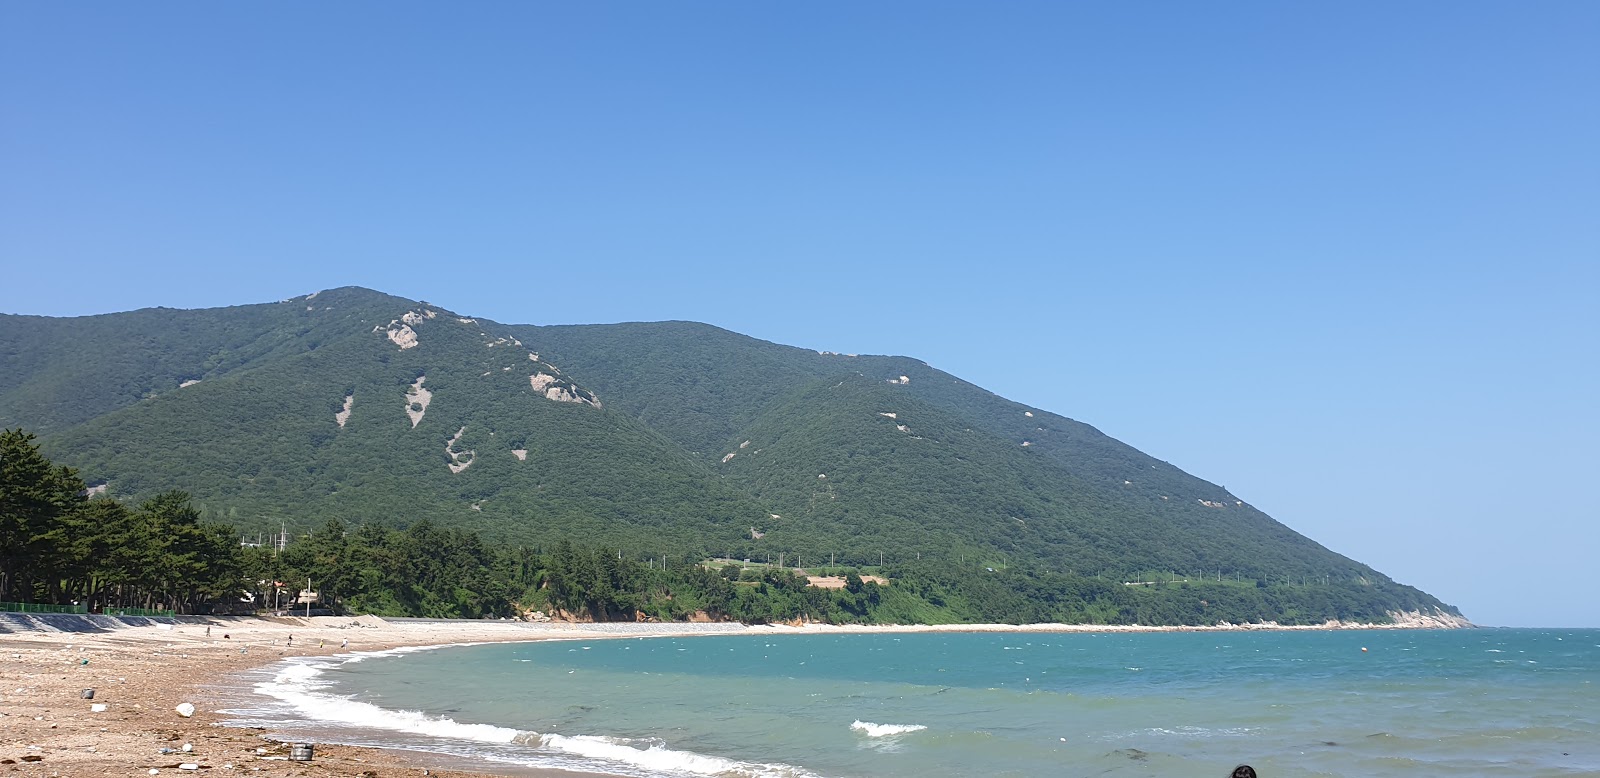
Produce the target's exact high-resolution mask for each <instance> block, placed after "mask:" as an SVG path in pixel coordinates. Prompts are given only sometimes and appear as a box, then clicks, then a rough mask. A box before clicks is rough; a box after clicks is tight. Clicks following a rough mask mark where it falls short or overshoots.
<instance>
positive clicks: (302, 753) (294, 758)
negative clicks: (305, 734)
mask: <svg viewBox="0 0 1600 778" xmlns="http://www.w3.org/2000/svg"><path fill="white" fill-rule="evenodd" d="M289 761H291V762H309V761H311V744H310V743H292V744H290V746H289Z"/></svg>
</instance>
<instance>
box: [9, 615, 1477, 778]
mask: <svg viewBox="0 0 1600 778" xmlns="http://www.w3.org/2000/svg"><path fill="white" fill-rule="evenodd" d="M0 619H3V620H0V775H22V776H38V778H48V777H50V776H74V777H76V776H128V775H149V774H150V771H151V770H157V771H159V774H161V775H173V774H193V773H194V772H201V773H207V772H217V773H223V774H226V773H243V774H248V775H250V776H252V777H253V778H254V777H260V778H269V777H270V778H279V777H280V776H281V777H282V778H289V776H295V777H296V778H304V777H305V776H316V775H349V776H363V778H380V777H381V778H392V777H393V776H418V777H419V778H420V776H423V775H424V774H425V771H426V774H429V775H430V776H443V777H444V778H465V777H466V776H472V775H484V774H496V775H514V776H548V777H549V778H556V777H557V776H566V777H568V778H571V777H572V776H578V775H593V774H592V773H569V772H562V771H554V770H534V769H531V768H529V769H523V768H513V767H511V766H495V765H489V764H471V763H467V762H464V761H461V760H453V759H450V758H449V757H446V756H443V755H437V754H429V753H420V752H410V751H401V750H392V749H374V748H358V747H353V746H339V745H331V744H325V743H318V745H317V746H316V758H315V760H314V761H312V762H310V763H305V762H290V761H287V760H286V759H285V758H284V757H286V756H287V755H288V748H287V746H285V745H283V744H279V743H276V742H272V741H268V740H266V739H264V737H263V734H264V732H265V730H260V729H254V728H239V727H225V726H222V725H221V724H220V722H222V721H224V720H226V719H228V718H230V717H229V716H228V715H226V714H221V713H218V712H217V709H218V708H219V707H222V706H223V705H225V704H226V698H227V697H228V695H229V694H230V693H236V692H233V691H230V690H236V689H237V687H238V685H239V681H238V679H239V677H240V676H242V675H243V674H244V673H245V672H246V671H249V670H254V669H259V668H262V667H265V666H267V665H270V664H272V663H275V662H278V661H280V660H282V659H285V658H289V657H300V656H331V655H334V654H338V653H343V652H345V651H374V650H383V649H391V648H400V647H404V646H442V645H452V644H460V643H487V642H507V641H535V640H551V639H561V638H568V639H575V638H581V639H600V638H623V637H644V636H690V635H739V634H759V635H778V634H870V633H888V632H893V633H915V632H1081V633H1111V632H1174V631H1236V630H1250V629H1333V628H1341V627H1345V628H1348V627H1349V626H1351V625H1336V624H1330V625H1319V626H1315V627H1297V628H1284V627H1277V626H1276V625H1250V626H1244V627H1241V626H1232V627H1226V626H1218V627H1119V626H1086V625H1063V624H1035V625H1023V626H1016V625H1004V624H983V625H972V624H963V625H940V626H872V627H862V626H832V625H820V624H813V625H806V626H803V627H787V626H759V627H755V626H743V625H738V624H564V623H552V624H529V623H522V622H505V621H482V622H472V621H467V622H462V621H449V622H444V621H411V620H396V621H385V620H382V619H377V618H373V617H359V618H347V617H315V618H310V619H305V618H286V619H266V618H248V617H235V618H205V619H201V618H188V619H183V620H182V621H181V622H180V623H177V624H147V625H142V626H120V625H118V626H115V627H106V626H94V623H95V622H96V621H99V622H104V620H90V619H83V618H82V617H76V618H74V617H39V618H37V619H30V618H29V617H26V616H22V617H18V616H16V615H14V614H12V615H5V616H0ZM1395 626H1398V627H1438V626H1446V625H1443V624H1437V623H1432V622H1428V621H1422V622H1418V621H1412V620H1405V621H1402V622H1401V623H1399V624H1397V625H1395ZM207 627H209V628H210V635H209V636H208V635H207V631H206V630H207ZM1361 628H1367V629H1372V628H1384V627H1370V626H1366V627H1361ZM1388 628H1393V627H1388ZM224 636H226V637H224ZM291 636H292V637H293V643H292V645H291V644H289V643H288V640H289V638H290V637H291ZM345 640H348V641H349V648H348V649H344V650H341V645H342V644H343V643H344V641H345ZM87 688H93V689H94V690H95V696H94V699H93V700H86V699H83V698H82V696H81V691H82V690H83V689H87ZM182 702H189V703H192V704H193V705H194V706H195V707H196V709H197V710H196V712H195V714H194V716H193V717H192V718H184V717H182V716H180V715H179V714H178V713H177V712H176V711H175V710H174V708H175V706H177V705H178V704H179V703H182ZM96 704H98V705H104V706H105V708H104V709H103V710H101V711H99V712H96V711H94V710H93V709H92V708H91V706H93V705H96ZM185 743H187V744H191V745H192V748H193V750H192V751H190V752H184V751H183V750H182V747H183V745H184V744H185ZM164 748H166V749H172V752H171V753H168V754H162V753H161V750H162V749H164ZM186 763H187V764H193V765H197V766H198V770H184V769H181V768H180V765H182V764H186Z"/></svg>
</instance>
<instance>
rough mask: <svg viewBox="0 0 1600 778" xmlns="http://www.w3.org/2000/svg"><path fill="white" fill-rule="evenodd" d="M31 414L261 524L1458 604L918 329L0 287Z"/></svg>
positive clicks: (21, 420) (4, 350) (69, 447)
mask: <svg viewBox="0 0 1600 778" xmlns="http://www.w3.org/2000/svg"><path fill="white" fill-rule="evenodd" d="M13 427H22V428H26V429H28V430H30V431H33V432H36V433H38V434H39V435H40V439H41V442H42V444H43V447H44V450H45V451H46V452H47V453H48V455H49V456H50V457H51V458H52V459H53V460H54V461H57V462H60V463H62V464H66V465H70V466H72V467H74V468H76V469H77V471H78V472H79V474H80V475H81V476H82V477H83V478H84V479H85V480H86V481H87V482H88V483H89V484H91V485H94V486H95V487H96V488H99V487H101V486H103V487H104V491H105V492H106V493H107V494H109V495H111V496H113V497H116V498H119V499H124V498H125V499H127V500H130V501H137V500H145V499H148V498H150V497H152V496H154V495H157V494H160V493H162V492H164V491H166V490H170V489H183V490H187V491H188V492H190V493H191V494H192V495H193V496H194V499H195V501H196V504H197V505H199V506H200V507H201V509H202V510H203V511H204V512H205V513H206V515H207V516H208V517H209V518H212V519H218V520H222V521H225V522H228V523H231V524H233V525H234V526H236V527H238V528H239V529H240V531H242V532H250V533H254V532H262V531H270V530H272V529H276V528H277V526H278V525H279V524H280V523H287V524H288V525H290V527H291V528H292V529H293V530H297V531H300V532H305V531H309V530H311V529H312V528H313V527H321V526H322V525H323V524H324V523H325V522H326V521H327V520H328V519H334V518H337V519H340V520H342V521H344V522H349V523H352V524H355V523H361V522H377V523H380V524H388V525H391V526H396V527H406V526H411V525H412V524H415V523H416V522H418V521H420V520H423V519H427V520H429V521H431V522H432V523H434V524H435V525H438V526H446V527H452V528H460V529H464V530H471V531H476V532H479V533H482V534H483V535H484V536H485V537H488V538H494V539H499V540H502V541H506V542H514V543H530V544H534V545H536V546H537V545H544V544H550V543H553V542H555V541H558V540H564V539H565V540H574V541H577V542H581V543H586V544H596V545H600V546H607V547H611V548H615V549H617V550H618V551H619V552H621V553H622V554H623V555H624V556H625V557H631V558H635V559H644V558H649V557H658V556H660V555H662V554H672V555H682V554H698V553H706V554H713V555H718V556H721V555H732V556H734V557H738V558H751V559H760V560H766V559H767V558H769V557H770V558H772V559H774V560H776V559H777V558H778V557H779V555H780V554H782V555H783V557H784V559H785V560H792V559H795V558H796V555H799V557H800V559H801V560H802V561H803V562H804V563H806V564H813V563H815V562H816V561H818V560H820V559H826V558H828V557H829V556H830V555H833V556H834V557H835V558H837V559H839V560H840V561H841V562H849V563H851V564H868V563H871V564H874V565H875V564H877V563H878V561H879V560H880V559H882V560H883V561H885V562H886V563H890V564H910V563H913V562H918V561H920V562H923V563H931V564H950V565H963V564H964V565H970V566H974V569H978V570H985V569H987V568H995V569H997V570H1001V571H1004V570H1008V569H1017V570H1021V569H1026V570H1030V571H1033V574H1038V575H1060V574H1071V575H1076V576H1093V577H1096V579H1097V580H1146V579H1151V578H1153V577H1155V576H1157V575H1158V574H1159V575H1163V576H1166V577H1168V578H1170V577H1172V576H1173V574H1176V575H1177V576H1178V577H1188V578H1191V579H1198V578H1200V577H1206V578H1209V579H1212V580H1216V579H1219V578H1220V579H1222V580H1224V581H1251V580H1254V581H1260V582H1262V585H1268V584H1273V583H1283V582H1294V583H1295V584H1297V585H1306V586H1309V585H1312V584H1313V583H1315V582H1317V581H1322V582H1324V585H1327V586H1335V585H1337V586H1340V587H1345V589H1350V587H1355V588H1354V589H1350V590H1351V591H1355V592H1358V593H1359V592H1362V591H1371V592H1373V596H1374V597H1380V598H1382V599H1383V601H1384V602H1386V603H1394V602H1399V603H1401V604H1405V605H1407V606H1412V607H1444V606H1442V605H1441V604H1440V603H1438V602H1437V601H1436V600H1434V599H1433V598H1431V597H1428V596H1427V595H1426V594H1424V593H1421V592H1418V591H1416V590H1414V589H1410V588H1409V587H1403V586H1400V585H1399V584H1395V583H1394V582H1392V581H1391V580H1390V579H1388V578H1387V577H1386V576H1384V575H1382V574H1381V573H1378V572H1376V571H1374V570H1372V569H1370V568H1368V567H1366V566H1365V565H1362V564H1360V563H1358V562H1355V561H1353V560H1350V559H1347V558H1345V557H1342V556H1340V555H1338V554H1335V553H1333V552H1331V551H1328V550H1327V549H1325V548H1323V547H1321V546H1320V545H1318V544H1316V543H1315V542H1314V541H1311V540H1310V539H1308V538H1305V537H1304V536H1301V535H1299V534H1298V533H1295V532H1294V531H1293V530H1291V529H1289V528H1288V527H1285V526H1284V525H1282V524H1280V523H1278V522H1276V521H1274V520H1273V519H1272V518H1271V517H1268V516H1266V515H1265V514H1263V513H1261V512H1260V511H1257V510H1255V509H1254V508H1252V507H1251V506H1250V505H1249V504H1248V503H1246V502H1244V501H1243V500H1242V499H1240V498H1238V497H1235V496H1234V495H1231V494H1229V493H1228V492H1227V491H1226V490H1224V489H1223V488H1221V487H1219V486H1216V485H1214V484H1211V483H1208V482H1206V481H1203V480H1201V479H1198V478H1195V477H1193V476H1191V475H1188V474H1187V473H1184V472H1182V471H1181V470H1179V469H1177V468H1175V467H1173V466H1171V465H1169V464H1167V463H1165V462H1162V461H1160V460H1157V459H1154V458H1152V457H1150V456H1147V455H1145V454H1143V453H1141V452H1139V451H1137V450H1135V449H1133V448H1131V447H1129V446H1126V445H1124V444H1122V443H1120V442H1118V441H1116V440H1113V439H1111V438H1109V437H1107V436H1105V435H1103V434H1101V433H1100V432H1099V431H1098V430H1096V429H1094V428H1093V427H1091V426H1089V425H1087V424H1083V423H1081V422H1077V421H1074V420H1072V419H1068V418H1065V417H1062V416H1059V415H1056V414H1053V413H1049V412H1046V411H1044V410H1041V409H1036V408H1029V407H1025V406H1022V405H1020V404H1017V403H1014V402H1011V401H1009V400H1006V399H1004V398H1002V397H999V396H996V395H994V394H992V393H990V392H987V391H985V390H983V389H981V388H979V387H977V386H974V385H972V384H969V383H967V382H965V381H962V380H960V379H958V378H956V377H954V376H952V375H949V374H947V373H944V372H942V371H939V370H936V369H933V368H931V367H929V366H927V365H925V364H923V363H922V362H919V361H917V360H914V359H909V358H905V357H881V356H850V355H838V354H822V353H817V352H814V351H808V350H804V349H797V348H791V347H787V346H781V345H777V344H773V343H768V342H764V341H759V340H756V339H753V338H748V337H745V336H742V335H738V334H736V333H732V332H728V331H725V330H721V329H717V328H715V327H710V326H707V325H703V324H694V323H686V322H662V323H649V324H640V323H636V324H618V325H579V326H529V325H503V324H499V323H496V322H492V321H487V320H482V319H472V318H467V317H463V316H460V315H458V314H456V313H453V312H451V311H449V310H446V309H445V308H442V307H440V306H437V305H433V304H430V303H424V302H416V301H409V300H404V299H400V298H396V297H391V296H388V295H383V294H380V293H377V292H372V291H369V290H365V289H357V288H344V289H336V290H330V291H325V292H321V293H318V294H314V295H310V296H307V297H299V298H294V299H292V300H287V301H283V302H279V303H269V304H262V305H249V306H239V307H233V308H220V309H209V310H194V311H189V310H170V309H150V310H141V311H134V312H129V313H120V314H109V315H104V316H93V317H83V318H72V319H52V318H43V317H25V316H0V428H13ZM1345 589H1341V591H1342V592H1343V591H1345ZM1341 596H1349V595H1348V594H1341ZM1397 598H1398V599H1397Z"/></svg>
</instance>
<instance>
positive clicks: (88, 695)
mask: <svg viewBox="0 0 1600 778" xmlns="http://www.w3.org/2000/svg"><path fill="white" fill-rule="evenodd" d="M83 698H84V699H86V700H92V699H94V690H93V689H84V690H83Z"/></svg>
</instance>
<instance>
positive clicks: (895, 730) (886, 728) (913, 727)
mask: <svg viewBox="0 0 1600 778" xmlns="http://www.w3.org/2000/svg"><path fill="white" fill-rule="evenodd" d="M850 728H851V729H853V730H855V731H857V732H862V733H865V734H866V736H867V737H887V736H889V735H904V734H906V733H907V732H916V731H918V730H923V729H927V727H924V726H922V725H921V724H874V723H872V722H870V721H856V722H854V723H852V724H851V725H850Z"/></svg>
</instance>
